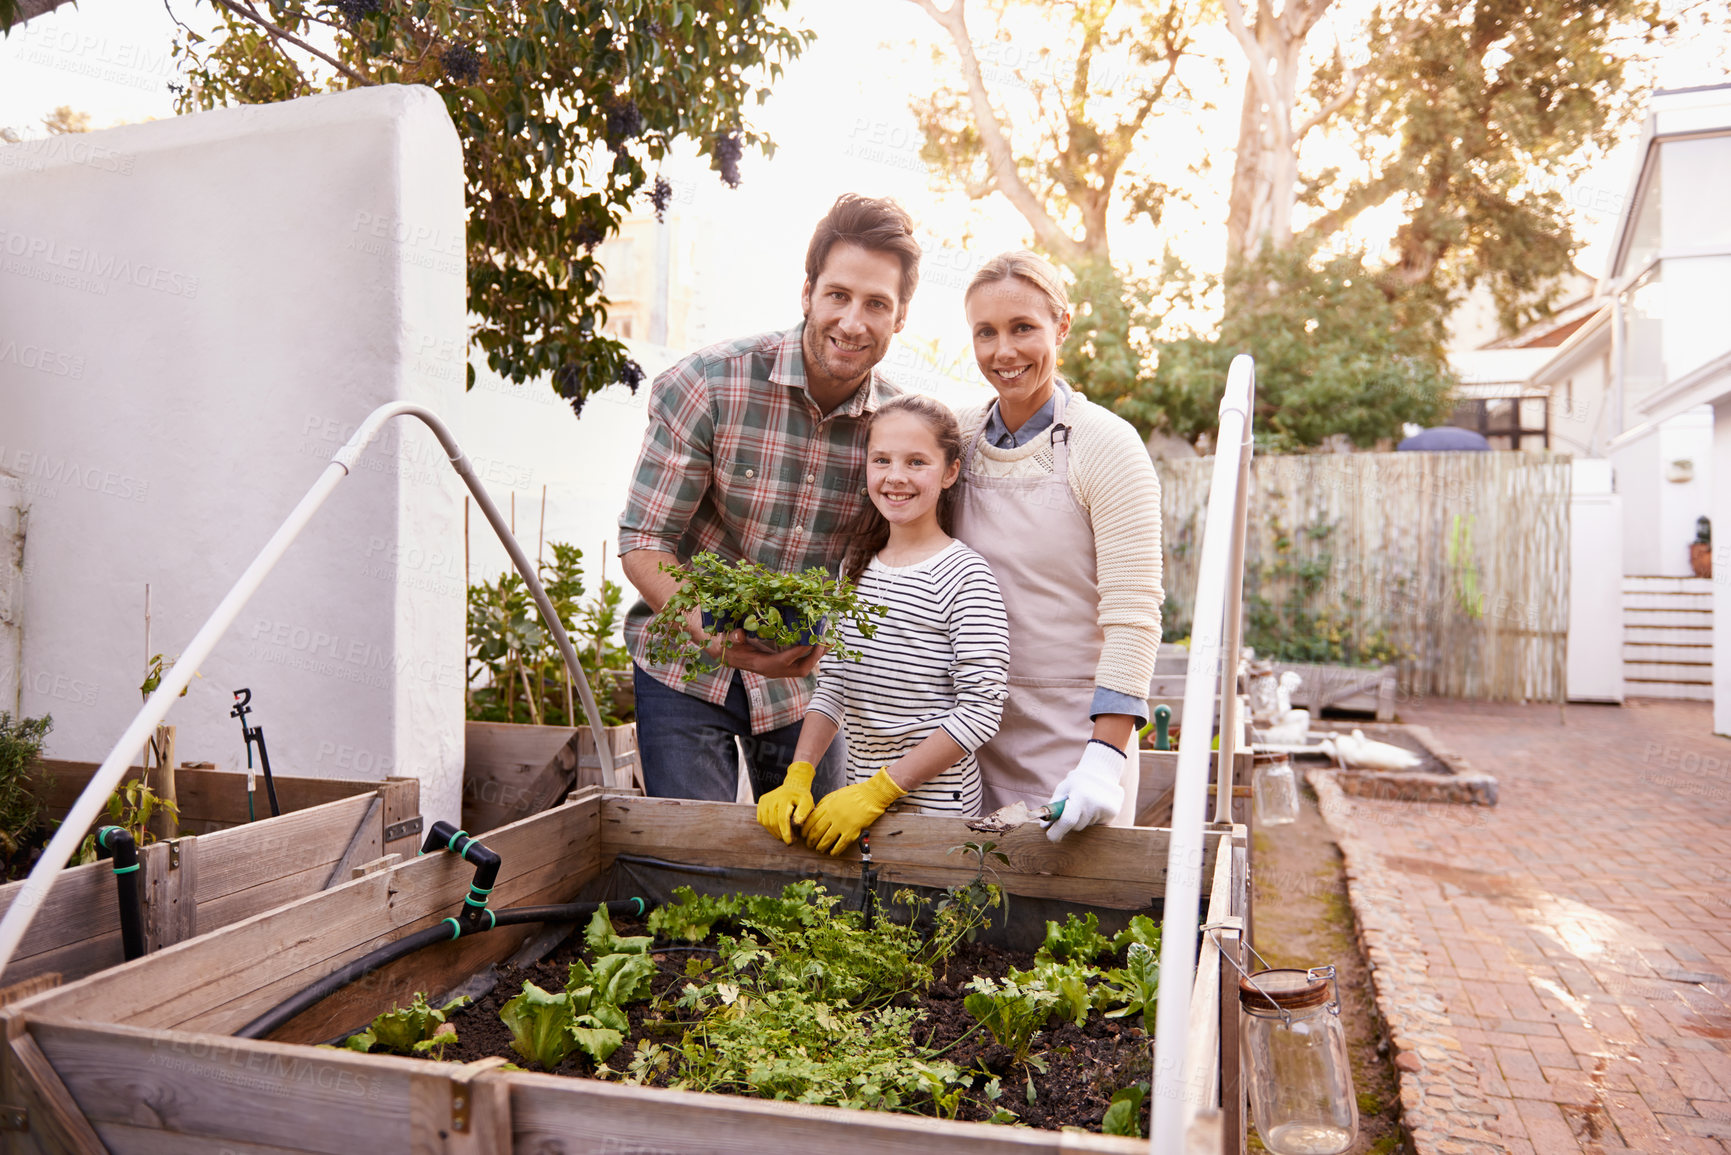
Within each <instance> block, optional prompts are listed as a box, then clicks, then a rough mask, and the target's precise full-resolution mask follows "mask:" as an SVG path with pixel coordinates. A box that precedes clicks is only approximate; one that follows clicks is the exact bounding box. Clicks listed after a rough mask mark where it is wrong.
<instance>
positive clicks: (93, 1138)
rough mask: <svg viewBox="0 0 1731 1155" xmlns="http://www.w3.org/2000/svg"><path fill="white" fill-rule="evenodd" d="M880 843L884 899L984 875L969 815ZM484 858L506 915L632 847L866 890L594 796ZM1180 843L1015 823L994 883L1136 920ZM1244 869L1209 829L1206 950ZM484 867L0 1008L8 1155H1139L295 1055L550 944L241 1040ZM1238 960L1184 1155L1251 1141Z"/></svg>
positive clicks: (399, 968)
mask: <svg viewBox="0 0 1731 1155" xmlns="http://www.w3.org/2000/svg"><path fill="white" fill-rule="evenodd" d="M873 834H874V837H873V842H874V850H875V852H876V864H877V867H878V870H879V872H880V877H881V879H882V880H883V881H884V882H885V883H886V884H889V885H894V884H903V883H907V884H924V885H933V886H945V885H953V884H956V883H960V882H964V881H966V880H968V879H969V878H971V877H973V871H972V870H970V869H968V868H967V866H966V865H965V864H964V862H963V861H962V859H961V856H959V855H955V854H951V853H948V851H949V850H950V848H951V847H954V846H956V845H958V844H959V843H961V842H963V841H966V840H967V839H968V838H969V837H970V834H969V832H968V831H967V830H966V828H965V827H964V826H963V825H962V823H961V822H960V821H959V820H956V819H944V818H936V817H927V816H921V815H908V816H903V817H899V818H898V817H895V816H890V817H887V818H886V819H884V820H882V821H880V823H879V824H878V826H877V828H876V829H875V830H874V832H873ZM486 842H487V845H489V846H490V847H492V848H493V849H494V850H496V851H497V852H498V853H499V855H500V856H501V858H502V860H503V866H502V869H501V870H500V872H499V877H498V880H497V883H496V886H495V889H494V892H493V903H494V905H495V906H498V907H501V908H503V907H510V906H519V905H524V904H529V903H553V902H564V901H571V900H573V899H574V898H575V896H577V894H578V893H579V891H580V890H582V889H583V887H584V885H585V884H586V883H588V882H590V881H592V880H595V879H597V878H598V877H599V876H600V875H601V874H602V872H603V871H604V870H606V869H607V868H608V867H609V866H610V865H611V864H612V863H613V861H614V859H615V857H616V856H618V855H637V856H652V857H655V858H658V859H662V860H667V861H675V862H679V863H684V864H695V865H711V866H726V867H731V868H736V869H740V870H768V871H774V872H778V873H781V874H791V875H808V876H809V875H817V874H822V875H827V876H830V877H833V878H837V879H840V878H846V877H852V878H857V877H858V874H857V860H856V859H855V857H854V856H853V855H852V854H851V852H850V854H849V855H847V856H844V857H842V858H841V859H830V858H828V857H827V856H822V855H817V854H814V853H813V852H811V851H809V850H807V849H806V848H805V847H804V846H801V845H795V846H793V847H784V846H782V845H781V844H780V843H779V842H776V841H775V840H773V839H770V838H768V837H767V836H765V835H764V833H763V831H762V830H761V829H760V828H758V827H757V825H756V820H755V815H754V811H753V809H752V808H751V807H749V806H741V805H738V804H734V803H719V802H692V801H683V800H672V799H655V798H641V797H634V796H629V795H620V794H610V793H606V792H603V791H601V790H599V789H588V790H584V791H579V792H578V793H577V794H574V795H573V796H572V797H571V798H570V799H569V800H567V801H566V802H565V803H564V804H562V805H560V806H558V807H556V808H554V809H552V810H549V811H545V812H543V813H541V814H538V815H535V816H533V817H530V818H527V819H523V820H521V821H518V822H515V823H512V824H511V825H508V826H505V827H501V828H500V829H498V830H495V831H493V832H492V833H491V834H490V835H489V836H488V837H487V839H486ZM1167 844H1168V832H1167V831H1164V830H1141V829H1135V828H1126V829H1115V828H1094V829H1090V830H1087V831H1084V832H1082V833H1081V834H1080V835H1077V836H1073V837H1071V838H1070V839H1067V840H1066V841H1065V842H1063V843H1062V844H1056V845H1054V844H1053V843H1051V842H1048V841H1047V840H1046V838H1045V837H1044V835H1043V834H1042V833H1041V832H1040V831H1039V830H1038V829H1037V828H1033V827H1024V828H1022V829H1020V830H1017V831H1013V832H1011V833H1010V834H1008V835H1005V836H1003V838H1002V839H1000V841H999V846H1000V848H1002V849H1003V850H1004V851H1005V852H1006V853H1007V854H1008V855H1009V857H1010V865H1009V866H1008V867H1004V868H1000V870H999V873H998V881H999V882H1000V884H1001V885H1003V886H1004V888H1005V889H1006V890H1007V891H1009V892H1010V893H1011V894H1012V895H1017V896H1035V897H1046V898H1058V899H1062V900H1066V901H1069V902H1078V903H1087V904H1092V905H1095V906H1099V907H1103V908H1108V909H1116V910H1133V909H1137V908H1141V907H1144V906H1146V905H1147V904H1148V903H1149V902H1150V901H1152V900H1155V899H1158V898H1159V897H1160V896H1161V895H1163V894H1164V892H1165V889H1166V866H1167V863H1166V852H1167ZM1244 852H1245V836H1244V831H1243V828H1242V827H1232V828H1228V829H1226V830H1223V831H1212V832H1210V833H1209V834H1208V836H1207V838H1206V840H1205V854H1204V856H1203V860H1202V861H1200V862H1198V863H1196V864H1195V869H1196V870H1198V871H1200V872H1201V878H1202V880H1203V882H1204V887H1203V892H1204V894H1205V895H1207V896H1208V898H1207V903H1206V914H1205V917H1206V919H1207V921H1209V922H1217V923H1224V924H1227V925H1226V929H1225V930H1224V931H1223V932H1222V933H1221V934H1220V935H1219V936H1218V939H1219V940H1220V941H1222V942H1223V943H1224V944H1225V947H1226V949H1228V950H1231V951H1234V952H1236V951H1237V950H1238V949H1239V948H1238V946H1237V932H1236V929H1235V926H1236V918H1237V915H1238V911H1240V910H1241V909H1242V903H1243V897H1244V890H1245V885H1246V871H1245V858H1244ZM850 872H851V873H850ZM471 874H472V868H470V867H469V866H468V865H467V864H465V863H463V862H461V861H459V860H457V859H456V858H454V857H452V856H451V855H448V854H436V855H426V856H422V857H419V858H416V859H413V860H410V861H407V862H403V863H401V864H399V865H397V866H394V867H391V868H390V869H387V870H382V871H379V872H376V873H372V874H368V875H365V876H364V877H361V878H358V879H356V880H354V881H352V882H349V883H347V884H344V885H341V886H338V887H336V888H335V889H332V890H328V891H324V892H322V893H319V894H315V895H313V896H311V897H309V898H306V899H303V900H301V901H299V902H297V903H294V904H293V905H290V906H285V907H282V908H280V909H278V910H276V911H274V912H271V913H269V914H265V915H260V916H257V917H254V918H250V919H247V920H245V921H242V922H239V923H236V924H235V925H233V926H230V927H228V928H227V929H225V930H223V931H221V932H219V933H217V934H214V935H206V936H204V937H201V938H199V939H197V940H194V941H191V942H184V943H181V944H180V945H178V946H176V947H174V948H172V949H170V950H167V951H164V952H163V953H161V954H157V955H151V956H148V957H146V958H142V959H138V960H136V961H134V962H132V963H128V964H126V965H125V966H122V967H119V968H117V969H115V970H113V971H110V972H108V973H107V974H105V975H101V976H97V977H95V978H92V979H86V980H84V981H83V982H80V983H77V984H74V985H72V986H68V987H63V988H60V989H58V990H53V991H49V992H46V993H44V994H40V995H37V996H35V997H34V998H31V999H27V1000H25V1001H23V1002H20V1003H17V1004H14V1005H13V1006H10V1007H7V1008H4V1009H3V1010H0V1017H4V1018H5V1019H6V1020H7V1022H6V1039H7V1040H8V1042H7V1043H6V1044H5V1045H4V1046H3V1047H0V1119H6V1118H10V1119H12V1120H13V1121H14V1122H15V1123H16V1124H17V1126H16V1127H15V1128H14V1129H13V1130H12V1131H11V1132H10V1134H9V1138H10V1140H11V1149H12V1150H14V1151H24V1152H39V1151H40V1152H50V1151H54V1152H59V1151H72V1152H80V1153H83V1152H97V1151H103V1150H106V1151H109V1152H113V1153H114V1155H164V1153H167V1152H176V1153H188V1155H217V1153H218V1152H222V1151H225V1150H226V1151H236V1152H248V1153H262V1155H281V1153H283V1152H291V1151H295V1152H317V1153H321V1155H348V1153H350V1152H353V1151H356V1150H368V1151H414V1152H417V1153H433V1152H450V1153H457V1152H464V1153H470V1155H504V1153H506V1152H516V1153H521V1155H531V1153H534V1155H602V1153H614V1155H622V1153H624V1152H677V1153H679V1155H697V1153H701V1152H709V1151H727V1152H745V1151H750V1152H779V1151H810V1152H814V1153H816V1152H823V1153H830V1152H843V1151H845V1152H847V1155H891V1153H895V1155H901V1153H903V1152H906V1151H909V1150H928V1149H931V1148H933V1147H940V1148H942V1149H945V1150H949V1151H953V1152H956V1153H957V1155H988V1153H992V1155H995V1153H1003V1155H1011V1153H1014V1155H1026V1153H1030V1152H1059V1151H1065V1152H1122V1153H1124V1155H1130V1153H1132V1152H1136V1153H1140V1152H1143V1151H1146V1149H1147V1144H1146V1142H1145V1141H1132V1140H1129V1139H1121V1138H1113V1137H1106V1136H1096V1135H1081V1134H1070V1133H1062V1132H1047V1131H1032V1130H1026V1129H1020V1128H1006V1127H993V1126H990V1125H987V1124H978V1123H954V1122H946V1121H941V1120H934V1119H929V1118H924V1117H915V1116H905V1115H893V1114H884V1113H877V1112H868V1111H851V1110H844V1109H840V1108H830V1107H811V1106H804V1105H799V1104H793V1103H782V1102H771V1101H765V1100H758V1099H747V1098H741V1097H733V1096H722V1095H704V1094H694V1093H685V1092H677V1091H668V1090H662V1089H658V1088H649V1087H633V1086H622V1085H617V1084H611V1083H605V1082H599V1081H594V1080H585V1079H570V1078H560V1077H556V1076H550V1075H540V1074H530V1073H526V1072H515V1071H503V1070H500V1069H499V1067H500V1063H499V1062H498V1061H497V1060H487V1061H483V1062H480V1063H474V1064H467V1065H461V1066H459V1065H456V1064H449V1065H446V1064H438V1063H432V1062H419V1061H415V1060H409V1059H399V1058H392V1057H389V1056H375V1055H362V1054H355V1053H351V1052H347V1051H342V1050H333V1049H315V1048H312V1047H308V1046H305V1045H302V1044H305V1043H308V1042H315V1041H321V1040H326V1039H330V1038H332V1037H334V1036H336V1035H338V1034H341V1033H343V1032H345V1031H348V1030H352V1029H355V1028H358V1027H360V1026H362V1025H364V1024H365V1023H366V1022H367V1021H368V1020H369V1019H370V1018H371V1017H372V1016H373V1015H375V1014H377V1013H378V1012H380V1011H381V1010H383V1009H386V1008H388V1007H390V1006H392V1005H394V1004H395V1003H398V1002H401V1001H406V1000H407V999H408V998H410V997H411V995H412V993H413V992H415V991H417V990H424V991H428V992H430V993H431V994H432V995H434V996H435V997H438V996H439V995H441V994H442V993H444V992H448V991H450V990H452V989H454V988H455V987H456V986H458V985H459V984H461V983H462V982H463V981H464V980H465V979H467V978H468V977H469V976H471V975H473V974H474V973H476V972H477V971H479V970H481V969H482V968H484V967H485V966H487V965H488V964H490V963H495V962H498V961H500V960H502V959H505V958H507V957H509V956H510V955H511V954H512V953H513V952H515V951H516V950H517V949H518V947H519V946H520V945H521V944H522V943H523V942H524V940H525V939H526V938H528V937H529V936H530V935H532V934H539V933H540V931H541V929H542V928H539V927H513V928H506V929H502V930H498V931H493V932H490V933H487V934H482V935H476V936H471V937H465V938H462V939H459V940H457V941H454V942H448V943H442V944H440V945H438V946H435V947H431V948H428V949H426V950H423V951H421V952H420V953H418V954H415V955H412V956H410V957H408V958H405V959H402V960H400V961H399V962H397V963H395V964H393V965H392V966H390V967H388V968H385V969H383V970H381V971H379V972H377V973H375V974H374V975H372V976H369V977H368V978H367V979H364V980H362V981H361V982H360V983H357V984H355V985H353V986H351V987H348V988H346V989H345V990H344V991H342V992H340V993H338V994H337V995H335V996H333V997H332V998H330V999H328V1000H326V1001H325V1002H324V1003H322V1004H320V1005H318V1006H316V1007H314V1008H312V1009H311V1010H309V1011H308V1012H307V1013H306V1014H304V1015H302V1016H301V1017H300V1018H298V1019H296V1020H294V1021H293V1022H291V1023H289V1024H288V1025H287V1026H286V1027H285V1028H283V1030H282V1031H280V1032H279V1033H278V1035H277V1036H276V1038H274V1039H273V1040H270V1041H254V1040H244V1039H236V1038H233V1037H230V1034H229V1033H230V1032H232V1031H235V1030H238V1029H239V1028H240V1027H241V1026H243V1025H244V1024H246V1023H247V1022H250V1021H251V1020H252V1019H254V1018H255V1017H257V1016H258V1015H259V1014H262V1013H263V1012H265V1011H267V1010H269V1009H270V1008H271V1007H273V1006H275V1005H277V1004H278V1003H280V1002H281V1001H282V1000H283V999H285V998H287V997H289V996H290V995H292V994H293V993H295V992H296V991H299V990H301V989H302V988H303V987H305V986H306V985H307V984H308V983H310V982H312V981H313V980H315V979H317V978H318V977H319V976H321V975H324V974H327V973H329V972H330V971H331V970H332V969H334V968H336V967H338V966H340V965H342V964H343V963H345V962H347V961H349V960H351V959H353V958H355V957H357V956H359V955H360V954H362V953H364V952H366V951H369V950H372V949H373V948H375V947H378V946H380V945H382V944H384V943H386V942H389V941H392V940H394V939H396V938H398V937H401V936H402V935H404V934H406V933H409V932H411V931H413V930H418V929H420V928H423V927H427V926H431V925H433V924H435V923H437V922H439V921H441V920H442V919H444V918H445V917H446V916H447V915H449V914H451V913H452V912H454V911H455V910H456V909H457V907H458V906H459V904H460V903H461V902H462V900H463V896H464V894H465V893H466V891H467V887H468V883H469V879H470V877H471ZM543 941H545V940H543ZM1226 969H1227V971H1228V973H1227V974H1224V975H1223V974H1222V970H1221V962H1220V955H1219V947H1218V946H1217V945H1216V936H1214V935H1209V936H1205V937H1204V939H1203V945H1202V950H1201V954H1200V957H1199V960H1198V968H1197V982H1196V985H1195V988H1194V994H1193V997H1192V1002H1191V1008H1190V1009H1191V1026H1190V1032H1191V1034H1190V1047H1189V1049H1188V1052H1187V1054H1186V1055H1185V1056H1184V1057H1183V1063H1184V1067H1183V1069H1184V1071H1185V1072H1186V1087H1185V1094H1184V1099H1185V1100H1186V1101H1187V1102H1188V1103H1189V1110H1190V1111H1191V1112H1192V1113H1193V1114H1194V1115H1195V1118H1194V1119H1193V1120H1192V1122H1191V1124H1190V1126H1191V1131H1192V1134H1193V1136H1194V1137H1196V1138H1197V1139H1199V1140H1203V1141H1205V1144H1206V1145H1205V1146H1201V1147H1190V1148H1188V1149H1189V1150H1208V1151H1218V1152H1237V1151H1240V1150H1242V1144H1243V1139H1242V1136H1243V1126H1242V1120H1243V1097H1242V1095H1241V1094H1240V1092H1239V1089H1238V1087H1239V1084H1238V1080H1237V1076H1236V1072H1237V1069H1238V1068H1237V1051H1236V1045H1237V1044H1236V1040H1237V1020H1236V1014H1237V1007H1238V1000H1237V999H1236V998H1235V997H1229V998H1225V999H1223V998H1222V997H1221V995H1222V992H1223V991H1230V990H1232V989H1234V988H1235V983H1234V982H1233V977H1234V976H1233V975H1232V974H1231V973H1230V968H1229V967H1228V968H1226ZM1222 1040H1224V1041H1225V1043H1226V1047H1225V1052H1224V1055H1223V1054H1222V1050H1221V1043H1222ZM1223 1070H1224V1071H1227V1072H1230V1074H1229V1076H1228V1077H1226V1078H1222V1072H1223ZM1222 1101H1224V1103H1225V1109H1224V1110H1221V1109H1219V1107H1218V1104H1220V1103H1221V1102H1222ZM9 1112H10V1114H8V1113H9Z"/></svg>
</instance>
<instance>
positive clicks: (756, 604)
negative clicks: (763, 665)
mask: <svg viewBox="0 0 1731 1155" xmlns="http://www.w3.org/2000/svg"><path fill="white" fill-rule="evenodd" d="M661 568H662V569H663V570H666V571H669V572H675V573H678V574H679V575H680V576H681V577H682V578H683V579H684V580H683V582H682V583H681V585H680V587H679V589H678V590H676V591H674V594H673V596H672V597H670V598H668V599H667V604H666V605H664V606H662V607H661V611H660V612H659V613H657V614H656V615H655V616H654V617H653V618H651V619H650V622H649V659H650V661H652V662H655V663H657V664H661V663H666V662H673V661H677V660H679V659H680V658H686V659H689V660H690V665H689V666H688V667H687V670H686V676H687V677H691V676H693V675H695V674H698V673H706V672H709V671H711V670H714V669H716V668H717V667H716V666H715V665H714V664H712V663H710V662H709V661H708V659H707V658H706V657H705V656H704V655H703V652H702V650H701V649H700V647H699V646H698V644H697V642H696V640H695V639H693V638H692V637H691V635H690V634H688V633H687V632H686V630H685V618H686V615H687V614H689V613H690V612H691V611H692V610H697V611H699V613H700V614H701V615H702V619H703V626H704V629H706V630H709V631H710V632H711V633H717V634H721V635H722V639H723V640H722V648H723V650H725V649H726V648H727V647H728V646H729V645H731V644H732V643H731V642H730V641H728V640H727V639H728V637H729V635H731V633H732V632H733V631H734V630H744V631H745V633H746V635H747V637H748V638H749V639H751V641H752V644H753V645H756V646H758V647H759V648H762V649H767V650H778V649H785V648H787V647H789V646H810V645H816V644H818V642H819V641H824V640H825V639H827V641H825V644H828V645H830V646H831V647H832V648H833V649H834V650H835V652H836V653H837V654H838V655H839V656H840V657H843V658H849V659H852V660H855V661H857V660H858V659H859V656H860V655H859V651H857V650H850V649H848V648H847V647H846V646H845V645H842V644H840V643H839V642H837V641H835V639H836V638H837V636H838V635H839V631H837V630H834V629H832V628H831V627H833V626H836V625H837V624H839V623H841V622H843V621H851V622H853V623H854V625H855V626H856V628H858V630H859V632H860V633H861V634H863V635H864V636H865V637H868V638H869V637H871V636H872V635H873V633H875V632H876V630H877V620H876V619H877V618H878V617H880V616H882V615H883V614H884V613H886V612H887V609H886V607H884V606H873V605H867V604H865V603H863V602H861V601H860V599H859V595H858V592H857V591H856V590H855V589H854V586H853V583H851V582H849V581H846V580H842V579H836V578H832V577H830V576H829V575H828V574H827V573H825V572H824V571H823V570H822V569H820V568H818V567H817V566H813V567H812V568H810V569H808V570H806V571H805V572H804V573H780V572H778V571H776V570H772V569H769V568H768V567H766V566H762V565H758V564H757V563H755V562H749V561H739V562H730V561H727V560H726V559H725V558H722V557H721V556H719V555H717V554H714V553H709V552H704V553H700V554H698V555H697V556H696V557H694V558H692V559H691V562H690V564H689V565H688V566H686V567H684V568H683V569H682V568H680V567H676V566H669V565H663V566H662V567H661Z"/></svg>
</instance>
